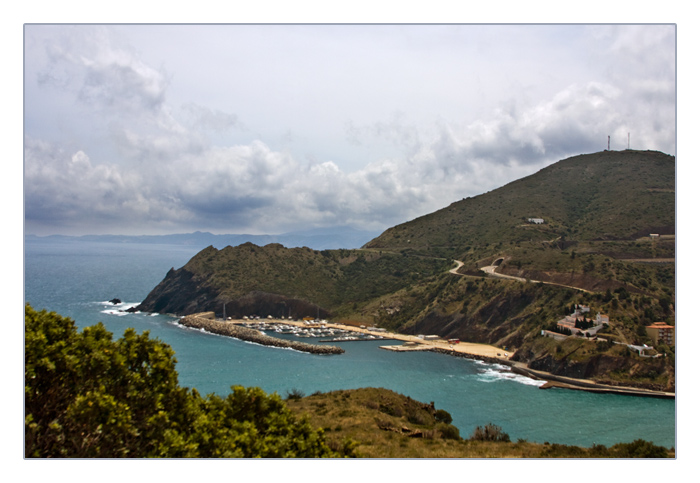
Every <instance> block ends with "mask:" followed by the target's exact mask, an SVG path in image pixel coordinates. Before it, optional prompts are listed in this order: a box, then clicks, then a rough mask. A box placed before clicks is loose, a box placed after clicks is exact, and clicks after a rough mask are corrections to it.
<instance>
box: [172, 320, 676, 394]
mask: <svg viewBox="0 0 700 483" xmlns="http://www.w3.org/2000/svg"><path fill="white" fill-rule="evenodd" d="M259 322H261V323H270V324H280V323H283V324H288V325H295V326H298V327H305V326H306V325H305V324H304V322H299V321H290V320H282V319H261V320H260V321H259ZM180 323H182V324H183V325H185V326H187V327H193V328H203V329H204V330H206V331H208V332H212V333H215V334H219V335H226V336H230V337H235V338H237V339H241V340H246V341H249V342H256V343H259V344H262V345H268V346H275V347H290V348H293V349H297V350H300V351H303V352H310V353H314V354H341V353H343V352H345V351H344V350H343V349H342V348H340V347H336V346H328V345H318V344H307V343H304V342H296V341H288V340H286V339H280V338H277V337H271V336H268V335H263V334H261V333H260V332H258V331H257V330H253V329H248V328H246V327H242V326H241V325H240V324H242V323H243V321H241V320H233V321H227V322H222V321H217V320H215V319H214V313H213V312H205V313H200V314H193V315H188V316H185V317H183V318H182V319H180ZM325 325H326V326H328V327H332V328H336V329H343V330H347V331H353V332H358V333H362V334H368V335H374V336H376V337H382V338H383V339H386V340H399V341H403V342H404V345H394V346H381V347H380V348H382V349H387V350H392V351H396V352H404V351H431V352H437V353H440V354H445V355H449V356H453V357H464V358H467V359H475V360H480V361H484V362H487V363H490V364H503V365H506V366H508V367H510V369H511V371H513V372H514V373H516V374H520V375H523V376H526V377H530V378H532V379H536V380H540V381H546V383H545V384H544V385H542V386H540V389H550V388H562V389H573V390H582V391H589V392H596V393H604V394H620V395H629V396H641V397H656V398H665V399H675V397H676V395H675V393H670V392H663V391H654V390H650V389H642V388H636V387H629V386H610V385H606V384H600V383H597V382H595V381H591V380H588V379H574V378H571V377H565V376H558V375H555V374H551V373H548V372H543V371H537V370H534V369H530V368H528V367H527V366H526V365H525V364H523V363H522V362H516V361H511V360H510V359H509V355H510V353H509V352H507V351H504V350H503V349H499V348H498V347H494V346H491V345H488V344H477V343H474V342H459V343H457V344H450V343H449V342H448V341H446V340H426V339H424V338H420V337H418V336H415V335H406V334H397V333H394V332H385V331H383V330H379V331H378V330H371V328H362V327H356V326H352V325H345V324H339V323H335V322H326V323H325Z"/></svg>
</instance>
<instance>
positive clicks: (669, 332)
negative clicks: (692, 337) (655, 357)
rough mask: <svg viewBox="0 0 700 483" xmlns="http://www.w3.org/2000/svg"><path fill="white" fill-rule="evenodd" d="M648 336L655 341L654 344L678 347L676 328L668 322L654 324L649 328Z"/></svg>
mask: <svg viewBox="0 0 700 483" xmlns="http://www.w3.org/2000/svg"><path fill="white" fill-rule="evenodd" d="M647 335H648V336H649V337H650V338H651V340H653V341H654V344H658V343H659V342H663V343H665V344H666V345H670V346H675V345H676V328H675V327H674V326H672V325H668V324H667V323H666V322H654V323H653V324H651V325H648V326H647Z"/></svg>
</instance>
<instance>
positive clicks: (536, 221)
mask: <svg viewBox="0 0 700 483" xmlns="http://www.w3.org/2000/svg"><path fill="white" fill-rule="evenodd" d="M527 222H528V223H534V224H535V225H541V224H543V223H544V220H543V219H542V218H528V219H527Z"/></svg>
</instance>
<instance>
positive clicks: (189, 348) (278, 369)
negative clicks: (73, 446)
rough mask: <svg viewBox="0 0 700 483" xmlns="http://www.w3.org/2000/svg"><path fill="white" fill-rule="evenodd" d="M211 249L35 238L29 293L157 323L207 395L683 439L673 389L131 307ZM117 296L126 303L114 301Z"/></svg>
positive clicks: (466, 431) (568, 435) (559, 435)
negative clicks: (300, 346)
mask: <svg viewBox="0 0 700 483" xmlns="http://www.w3.org/2000/svg"><path fill="white" fill-rule="evenodd" d="M200 248H201V247H193V246H182V245H165V244H163V245H156V244H140V243H111V242H93V241H82V240H76V239H52V238H51V237H46V238H33V237H31V238H27V239H25V244H24V293H25V301H26V302H28V303H30V304H31V305H32V307H34V308H35V309H37V310H41V309H46V310H48V311H54V312H57V313H59V314H61V315H63V316H66V317H70V318H72V319H73V320H74V321H75V323H76V325H77V326H78V327H79V328H82V327H86V326H90V325H94V324H96V323H97V322H102V323H103V324H104V325H105V326H106V328H107V329H108V330H109V331H111V332H112V333H113V334H114V338H115V339H116V338H119V337H121V336H122V335H123V333H124V330H125V329H127V328H129V327H132V328H135V329H136V330H137V331H138V332H139V333H141V332H145V331H147V332H148V333H149V334H150V336H151V337H153V338H157V339H159V340H161V341H163V342H165V343H167V344H169V345H170V346H171V347H172V348H173V349H174V351H175V357H176V359H177V364H176V368H177V372H178V375H179V382H180V385H181V386H185V387H190V388H196V389H197V390H198V391H199V392H200V394H210V393H214V394H218V395H221V396H225V395H226V394H228V393H229V392H230V389H231V387H232V386H234V385H242V386H258V387H260V388H262V389H263V390H264V391H266V392H268V393H277V394H279V395H280V396H282V397H283V398H284V397H286V396H287V395H288V394H289V393H292V392H295V393H296V392H301V393H303V394H306V395H310V394H313V393H315V392H317V391H320V392H327V391H333V390H339V389H355V388H361V387H383V388H386V389H390V390H392V391H395V392H397V393H400V394H403V395H405V396H409V397H411V398H413V399H415V400H418V401H422V402H425V403H430V402H433V403H434V404H435V407H436V408H438V409H444V410H446V411H448V412H449V413H450V414H451V415H452V418H453V424H454V425H455V426H457V428H459V430H460V435H461V436H462V437H464V438H466V437H469V436H470V435H471V434H472V432H473V431H474V429H475V428H476V427H477V426H483V425H485V424H488V423H493V424H495V425H498V426H500V427H501V428H502V429H503V431H505V432H506V433H508V434H509V436H510V438H511V440H512V441H517V440H521V439H522V440H527V441H532V442H538V443H545V442H549V443H551V444H553V443H558V444H566V445H577V446H583V447H590V446H592V445H593V444H603V445H606V446H611V445H613V444H615V443H620V442H631V441H634V440H636V439H644V440H647V441H651V442H653V443H654V444H657V445H661V446H665V447H667V448H676V402H675V400H674V399H657V398H647V397H635V396H622V395H614V394H593V393H589V392H584V391H576V390H568V389H557V388H553V389H547V390H542V389H540V388H539V387H540V386H541V385H542V384H544V381H536V380H533V379H530V378H527V377H524V376H520V375H517V374H514V373H512V372H511V371H510V370H509V368H508V367H507V366H504V365H499V364H490V363H485V362H481V361H475V360H470V359H464V358H458V357H452V356H449V355H443V354H436V353H430V352H393V351H388V350H384V349H380V346H381V345H388V344H390V343H392V342H388V341H386V340H384V341H354V342H341V343H334V344H337V345H340V346H341V347H342V348H343V349H345V353H344V354H341V355H314V354H308V353H303V352H298V351H295V350H290V349H280V348H273V347H267V346H261V345H257V344H253V343H249V342H243V341H240V340H237V339H233V338H230V337H224V336H219V335H213V334H208V333H205V332H202V331H199V330H194V329H189V328H185V327H183V326H181V325H179V324H178V318H177V317H174V316H170V315H167V314H149V313H127V312H124V310H125V309H127V308H129V307H133V306H135V305H137V304H138V303H139V302H141V301H142V300H143V299H144V298H145V297H146V296H147V295H148V293H149V292H150V291H151V290H152V289H153V288H154V287H155V286H156V285H157V284H158V283H159V282H160V281H161V280H162V279H163V278H164V277H165V274H166V273H167V272H168V270H169V269H170V268H179V267H181V266H183V265H184V264H185V263H187V261H188V260H189V259H190V258H192V257H193V256H194V255H195V254H196V253H197V252H198V251H199V250H200ZM114 298H118V299H120V300H121V301H122V302H121V303H120V304H117V305H114V304H112V303H110V302H109V301H110V300H112V299H114ZM262 315H264V314H262ZM269 335H275V334H274V333H271V334H269ZM303 341H304V342H310V343H314V342H315V341H314V339H312V338H311V339H303ZM393 343H398V342H393Z"/></svg>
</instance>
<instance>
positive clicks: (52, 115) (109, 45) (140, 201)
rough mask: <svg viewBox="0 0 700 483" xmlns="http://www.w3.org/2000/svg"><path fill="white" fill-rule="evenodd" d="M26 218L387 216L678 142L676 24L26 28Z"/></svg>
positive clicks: (239, 227)
mask: <svg viewBox="0 0 700 483" xmlns="http://www.w3.org/2000/svg"><path fill="white" fill-rule="evenodd" d="M23 33H24V76H23V77H24V85H23V90H24V125H23V149H24V229H25V232H26V233H27V234H36V235H50V234H64V235H83V234H127V235H142V234H167V233H185V232H191V231H195V230H201V231H211V232H213V233H250V234H264V233H268V234H276V233H284V232H289V231H298V230H304V229H310V228H317V227H333V226H352V227H354V228H358V229H367V230H383V229H386V228H388V227H391V226H394V225H396V224H399V223H402V222H405V221H409V220H411V219H414V218H416V217H418V216H422V215H424V214H427V213H431V212H433V211H436V210H438V209H440V208H443V207H445V206H447V205H449V204H450V203H452V202H454V201H458V200H460V199H463V198H465V197H469V196H475V195H479V194H481V193H485V192H487V191H490V190H493V189H495V188H498V187H500V186H503V185H505V184H507V183H509V182H511V181H514V180H516V179H519V178H522V177H524V176H527V175H530V174H533V173H535V172H537V171H538V170H540V169H542V168H543V167H545V166H548V165H550V164H552V163H555V162H557V161H559V160H561V159H565V158H567V157H570V156H574V155H578V154H585V153H592V152H598V151H602V150H604V149H606V148H607V146H608V136H610V148H611V149H613V150H622V149H626V148H627V147H628V143H629V147H630V148H632V149H640V150H647V149H649V150H659V151H662V152H665V153H668V154H671V155H676V98H677V96H676V26H675V25H673V24H638V25H634V24H589V25H586V24H563V25H558V24H539V25H538V24H502V25H499V24H478V25H470V24H382V25H376V24H374V25H370V24H325V25H312V24H284V25H271V24H253V25H250V24H247V25H241V24H227V25H201V24H199V25H197V24H190V25H187V24H184V25H183V24H170V25H168V24H165V25H163V24H158V25H148V24H139V25H128V24H126V25H117V24H102V25H95V24H78V25H70V24H31V23H28V24H25V25H24V32H23Z"/></svg>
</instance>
